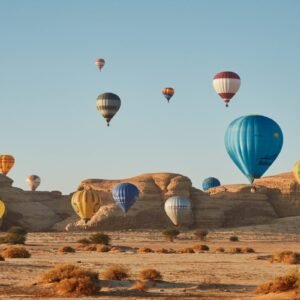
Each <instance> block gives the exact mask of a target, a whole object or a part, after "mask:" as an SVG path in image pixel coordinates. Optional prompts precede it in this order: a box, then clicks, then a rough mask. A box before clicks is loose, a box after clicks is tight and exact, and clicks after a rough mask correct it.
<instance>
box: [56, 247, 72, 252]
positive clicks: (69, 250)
mask: <svg viewBox="0 0 300 300" xmlns="http://www.w3.org/2000/svg"><path fill="white" fill-rule="evenodd" d="M58 251H59V252H62V253H75V249H74V248H72V247H70V246H64V247H61V248H59V250H58Z"/></svg>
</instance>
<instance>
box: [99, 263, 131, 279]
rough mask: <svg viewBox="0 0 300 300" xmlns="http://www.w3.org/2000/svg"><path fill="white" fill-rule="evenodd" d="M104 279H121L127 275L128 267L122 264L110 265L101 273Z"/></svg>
mask: <svg viewBox="0 0 300 300" xmlns="http://www.w3.org/2000/svg"><path fill="white" fill-rule="evenodd" d="M101 275H102V278H103V279H105V280H122V279H126V278H128V277H129V274H128V269H127V268H126V267H125V266H123V265H112V266H110V267H109V268H107V269H106V270H105V271H103V272H102V273H101Z"/></svg>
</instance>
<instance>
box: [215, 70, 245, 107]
mask: <svg viewBox="0 0 300 300" xmlns="http://www.w3.org/2000/svg"><path fill="white" fill-rule="evenodd" d="M240 86H241V78H240V76H239V75H238V74H236V73H234V72H231V71H225V72H220V73H218V74H216V75H215V77H214V79H213V87H214V89H215V91H216V92H217V93H218V94H219V96H220V97H221V98H222V99H223V101H224V102H225V104H226V107H228V103H229V101H230V100H231V98H232V97H233V96H234V95H235V94H236V93H237V91H238V90H239V88H240Z"/></svg>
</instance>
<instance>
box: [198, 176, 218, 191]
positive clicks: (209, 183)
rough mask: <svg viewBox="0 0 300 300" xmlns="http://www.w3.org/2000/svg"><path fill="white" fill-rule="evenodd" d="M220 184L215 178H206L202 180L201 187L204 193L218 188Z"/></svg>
mask: <svg viewBox="0 0 300 300" xmlns="http://www.w3.org/2000/svg"><path fill="white" fill-rule="evenodd" d="M220 185H221V182H220V181H219V179H217V178H215V177H208V178H206V179H204V180H203V182H202V187H203V190H204V191H207V190H209V189H211V188H214V187H217V186H220Z"/></svg>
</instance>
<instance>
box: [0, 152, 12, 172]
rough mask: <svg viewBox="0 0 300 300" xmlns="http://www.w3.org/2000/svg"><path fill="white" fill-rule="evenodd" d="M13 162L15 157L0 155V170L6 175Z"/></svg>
mask: <svg viewBox="0 0 300 300" xmlns="http://www.w3.org/2000/svg"><path fill="white" fill-rule="evenodd" d="M14 164H15V158H14V157H13V156H12V155H9V154H4V155H0V171H1V173H2V174H3V175H6V174H7V173H8V172H9V171H10V169H11V168H12V167H13V165H14Z"/></svg>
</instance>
